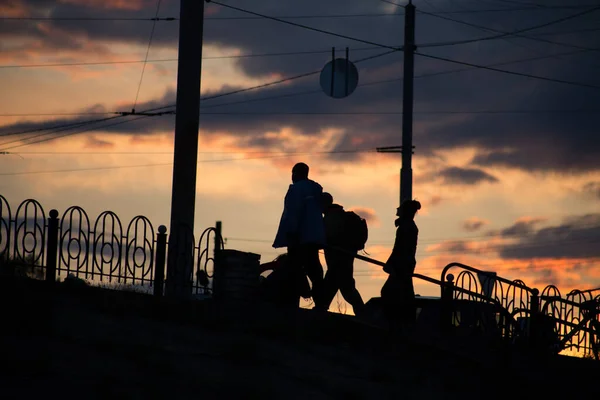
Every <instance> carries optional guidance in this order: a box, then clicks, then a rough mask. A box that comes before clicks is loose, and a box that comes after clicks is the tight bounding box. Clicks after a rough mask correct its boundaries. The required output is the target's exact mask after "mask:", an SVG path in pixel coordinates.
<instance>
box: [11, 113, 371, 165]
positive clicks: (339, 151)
mask: <svg viewBox="0 0 600 400" xmlns="http://www.w3.org/2000/svg"><path fill="white" fill-rule="evenodd" d="M138 118H142V117H138ZM123 122H128V121H122V122H119V123H123ZM113 125H116V124H113ZM375 151H376V149H370V150H333V151H318V152H289V153H282V154H272V155H262V156H254V157H244V158H241V157H237V158H221V159H214V160H198V163H217V162H230V161H246V160H263V159H272V158H285V157H292V156H295V155H304V156H319V155H327V154H356V153H366V152H370V153H374V152H375ZM169 165H173V163H172V162H170V163H154V164H138V165H115V166H107V167H91V168H73V169H63V170H43V171H23V172H4V173H0V176H18V175H38V174H52V173H64V172H80V171H102V170H114V169H126V168H145V167H158V166H169Z"/></svg>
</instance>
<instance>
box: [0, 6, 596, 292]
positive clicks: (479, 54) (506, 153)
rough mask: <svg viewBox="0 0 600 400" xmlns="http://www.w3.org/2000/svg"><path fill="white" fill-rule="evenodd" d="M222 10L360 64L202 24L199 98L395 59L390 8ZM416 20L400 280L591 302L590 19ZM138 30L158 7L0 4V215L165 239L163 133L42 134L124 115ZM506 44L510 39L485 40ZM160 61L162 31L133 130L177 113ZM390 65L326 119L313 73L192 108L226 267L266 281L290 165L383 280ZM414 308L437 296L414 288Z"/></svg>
mask: <svg viewBox="0 0 600 400" xmlns="http://www.w3.org/2000/svg"><path fill="white" fill-rule="evenodd" d="M395 1H396V2H398V3H399V4H400V5H401V6H403V5H404V4H405V2H404V1H402V0H395ZM535 2H537V3H538V5H537V6H536V5H531V4H532V3H535ZM223 3H225V4H230V5H233V6H236V7H240V8H243V9H246V10H250V11H254V12H257V13H262V14H266V15H269V16H277V17H282V18H283V17H286V20H287V21H293V22H296V23H298V24H302V25H306V26H310V27H314V28H319V29H322V30H326V31H329V32H335V33H338V34H342V35H347V36H351V37H353V38H357V39H360V40H362V41H366V42H370V43H373V44H366V43H364V42H359V41H355V40H349V39H342V38H339V37H336V36H332V35H327V34H324V33H319V32H314V31H310V30H308V29H304V28H301V27H297V26H290V25H286V24H283V23H281V22H277V21H271V20H266V19H264V18H260V17H255V16H253V15H250V14H245V13H242V12H239V11H233V10H230V9H227V8H224V7H221V6H218V5H215V4H209V5H207V6H206V9H205V19H206V21H205V25H204V50H203V54H204V58H205V59H204V61H203V71H202V94H203V96H205V97H208V96H214V95H218V94H225V93H228V92H231V91H235V90H237V89H242V88H249V87H253V86H257V85H261V84H265V83H268V82H272V81H276V80H280V79H283V78H286V77H292V76H295V75H300V74H304V73H307V72H312V71H319V70H320V69H321V68H322V67H323V66H324V65H325V64H326V63H327V62H328V61H329V60H330V59H331V48H332V47H334V46H335V47H336V48H337V49H338V55H339V57H343V56H344V49H345V48H346V47H349V48H350V59H351V60H355V61H356V60H358V59H361V58H365V57H369V56H374V55H377V54H380V53H384V52H386V51H388V49H386V48H385V47H386V46H400V45H401V44H402V42H403V29H404V16H403V15H402V14H403V12H404V9H403V8H402V7H398V6H395V5H393V4H390V3H389V2H386V1H383V0H327V1H323V0H306V1H282V0H252V1H248V0H246V1H243V0H223ZM414 3H415V5H416V6H417V21H416V25H417V28H416V38H417V45H418V54H417V55H416V56H415V93H414V94H415V101H414V110H415V115H414V145H415V146H416V149H415V155H414V159H413V169H414V190H413V194H414V197H415V198H416V199H418V200H419V201H421V203H422V206H423V208H422V210H421V212H420V213H419V214H418V215H417V217H416V222H417V225H418V226H419V230H420V234H419V247H418V252H417V261H418V262H417V271H416V272H418V273H421V274H424V275H428V276H432V277H435V278H439V276H440V272H441V269H442V268H443V267H444V266H445V265H446V264H448V263H449V262H454V261H456V262H461V263H464V264H469V265H472V266H475V267H478V268H482V269H486V270H490V271H496V272H498V274H499V275H500V276H503V277H507V278H510V279H516V278H520V279H522V280H524V281H525V282H526V283H527V284H528V285H530V286H534V287H538V288H540V289H542V288H543V287H544V286H546V285H548V284H555V285H557V286H558V287H559V288H560V289H561V291H569V290H571V289H572V288H582V289H583V288H585V289H587V288H592V287H599V286H600V132H599V128H598V123H599V122H600V118H599V116H600V56H599V52H598V51H599V50H600V34H599V33H598V31H599V30H600V8H598V3H597V1H596V0H523V1H509V0H477V1H475V0H452V1H451V0H416V1H415V2H414ZM542 3H543V5H539V4H542ZM594 7H596V9H595V10H594ZM156 9H157V0H56V1H49V0H2V1H0V17H1V18H0V83H1V87H2V90H1V91H0V152H8V153H9V154H0V176H1V178H0V194H1V195H3V196H5V197H6V198H7V200H8V201H9V202H10V204H11V206H13V207H16V206H17V205H18V204H19V203H20V202H21V201H22V200H24V199H27V198H33V199H36V200H38V201H39V202H40V203H41V204H42V205H43V206H44V208H45V209H46V210H50V209H52V208H56V209H57V210H59V212H62V211H64V210H65V209H66V208H67V207H69V206H72V205H79V206H81V207H83V208H84V209H85V210H86V211H87V212H88V213H89V215H90V216H91V217H92V218H95V216H96V215H98V214H99V213H100V212H102V211H104V210H112V211H114V212H116V213H117V214H118V215H119V216H120V217H121V218H122V219H123V220H124V221H129V220H130V219H131V218H132V217H134V216H136V215H139V214H142V215H145V216H147V217H148V218H149V219H150V220H151V221H152V222H153V224H154V225H155V226H156V227H157V226H158V225H161V224H164V225H168V223H169V215H170V197H171V178H172V165H171V163H172V161H173V154H172V150H173V130H174V121H175V119H174V116H173V115H166V116H161V117H148V118H141V119H140V120H138V121H135V122H129V123H122V124H118V125H114V126H109V125H111V124H115V123H117V122H123V121H127V120H129V119H131V117H123V118H118V119H115V120H111V121H101V122H96V123H94V124H89V125H83V126H81V127H78V126H75V129H70V130H60V131H53V130H43V129H48V128H51V127H55V126H61V125H65V124H72V123H77V122H83V121H91V120H98V119H104V118H109V117H112V116H113V115H111V114H109V113H112V112H115V111H130V110H131V109H132V107H133V105H134V102H135V99H136V95H137V92H138V85H139V84H140V77H141V73H142V68H143V65H144V64H143V62H142V61H143V60H144V58H145V56H146V51H147V49H148V43H149V38H150V34H151V30H152V25H153V22H152V21H151V20H149V19H150V18H153V17H154V16H155V13H156ZM158 16H159V17H161V18H167V17H175V18H178V17H179V1H178V0H162V1H161V2H160V9H159V12H158ZM32 17H35V18H32ZM292 17H295V18H292ZM60 18H63V19H60ZM65 18H66V19H65ZM69 18H70V19H69ZM540 25H544V26H542V27H539V28H537V29H530V28H532V27H536V26H540ZM507 32H523V33H518V34H517V35H505V36H503V37H496V38H491V37H492V36H500V34H502V33H507ZM474 39H483V40H474ZM177 40H178V21H177V20H175V21H158V22H157V23H156V26H155V31H154V34H153V39H152V43H151V46H150V50H149V53H148V60H149V61H150V62H148V63H147V66H146V68H145V72H144V76H143V80H142V82H141V86H139V87H140V89H139V99H138V101H137V104H136V105H135V108H136V109H137V110H138V111H143V110H146V109H151V108H156V107H162V106H169V105H174V103H175V89H176V78H177V62H176V59H177ZM375 44H379V45H383V47H381V46H376V45H375ZM428 56H435V57H442V58H445V59H450V60H455V61H459V62H462V63H466V64H471V66H469V65H464V64H463V65H461V64H457V63H452V62H449V61H443V60H439V59H433V58H431V57H428ZM402 61H403V58H402V53H401V52H395V53H392V54H388V55H385V56H381V57H378V58H374V59H372V60H368V61H364V62H360V63H357V64H356V66H357V68H358V71H359V75H360V77H359V86H358V88H357V89H356V91H355V92H354V93H353V94H352V95H351V96H349V97H348V98H345V99H332V98H329V97H327V96H326V95H325V94H324V93H322V92H321V90H320V86H319V75H318V74H315V75H311V76H308V77H305V78H301V79H295V80H290V81H287V82H285V83H282V84H277V85H272V86H269V87H266V88H260V89H256V90H251V91H247V92H244V93H240V94H233V95H227V96H223V97H219V98H216V99H212V100H211V99H207V100H205V101H202V103H201V113H202V114H201V117H200V145H199V156H198V159H199V163H198V181H197V198H196V225H195V226H196V232H197V233H199V232H201V231H202V230H203V229H204V228H206V227H208V226H212V225H214V223H215V221H217V220H220V221H223V233H224V236H225V237H226V238H227V247H228V248H234V249H238V250H244V251H251V252H256V253H259V254H261V255H262V260H263V261H270V260H271V259H273V258H274V257H275V256H276V255H277V254H279V253H280V251H277V250H275V249H273V248H272V247H271V244H272V241H273V238H274V235H275V232H276V229H277V224H278V222H279V218H280V216H281V211H282V206H283V197H284V195H285V192H286V190H287V188H288V185H289V184H290V170H291V167H292V166H293V164H294V163H296V162H299V161H304V162H306V163H307V164H309V166H310V167H311V173H310V177H311V178H312V179H314V180H316V181H317V182H319V183H320V184H321V185H322V186H323V187H324V189H325V190H326V191H328V192H330V193H331V194H332V195H333V196H334V200H335V202H337V203H340V204H342V205H343V206H344V207H346V208H347V209H354V210H357V212H358V213H359V214H361V215H363V216H364V217H365V218H367V220H368V223H369V228H370V231H369V241H368V246H367V249H366V250H367V252H368V253H369V254H370V256H371V257H373V258H376V259H379V260H383V261H385V259H386V258H387V256H388V255H389V253H390V251H391V245H392V243H393V239H394V234H395V229H394V223H393V222H394V218H395V217H394V213H395V209H396V207H397V206H398V198H399V170H400V162H401V158H400V155H399V154H378V153H376V152H375V151H374V150H375V148H376V147H380V146H397V145H400V144H401V140H402V130H401V121H402V116H401V111H402V76H403V68H402ZM85 63H93V64H94V65H89V64H88V65H81V64H85ZM64 64H70V65H64ZM73 64H78V65H73ZM472 65H478V66H493V67H494V68H496V69H498V70H495V71H494V70H485V69H481V68H475V67H473V66H472ZM503 71H510V72H516V73H517V74H509V73H506V72H503ZM524 75H527V76H524ZM173 109H174V108H173V107H171V108H170V110H173ZM104 113H106V114H104ZM23 131H26V132H29V133H27V134H20V135H19V134H16V133H19V132H23ZM71 133H73V134H71ZM59 136H64V137H59ZM41 140H44V141H43V142H40V143H36V142H38V141H41ZM294 153H295V154H294ZM355 270H356V273H355V275H356V279H357V286H358V289H359V290H360V291H361V293H362V294H363V297H364V298H365V299H368V298H370V297H373V296H377V295H378V293H379V289H380V288H381V285H382V284H383V280H384V279H385V276H384V274H383V273H382V272H380V269H379V268H378V267H377V268H376V267H372V266H369V265H367V264H364V263H362V262H357V263H356V266H355ZM417 292H418V293H421V294H430V295H431V294H434V295H437V294H438V290H437V289H436V288H435V287H433V286H431V285H425V284H421V283H418V282H417Z"/></svg>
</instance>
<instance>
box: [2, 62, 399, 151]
mask: <svg viewBox="0 0 600 400" xmlns="http://www.w3.org/2000/svg"><path fill="white" fill-rule="evenodd" d="M394 52H396V50H390V51H386V52H383V53H379V54H376V55H373V56H369V57H364V58H362V59H359V60H356V61H355V62H356V63H359V62H363V61H367V60H372V59H376V58H379V57H382V56H385V55H388V54H391V53H394ZM320 72H321V71H320V70H317V71H312V72H309V73H305V74H300V75H295V76H291V77H288V78H284V79H279V80H277V81H272V82H267V83H264V84H261V85H256V86H252V87H249V88H244V89H237V90H233V91H230V92H226V93H219V94H215V95H211V96H205V97H203V98H202V99H201V100H204V101H205V100H210V99H216V98H220V97H224V96H230V95H234V94H238V93H244V92H248V91H251V90H256V89H262V88H265V87H269V86H273V85H278V84H281V83H284V82H289V81H292V80H296V79H300V78H304V77H306V76H311V75H315V74H318V73H320ZM170 108H175V104H172V105H167V106H160V107H154V108H151V109H148V110H144V111H142V112H140V114H147V115H140V116H139V117H142V118H143V117H151V116H158V115H163V114H164V111H162V112H160V113H158V112H159V111H161V110H168V109H170ZM153 112H154V113H156V114H154V115H151V114H150V113H153ZM119 114H120V115H118V116H115V117H110V118H109V119H115V118H122V117H124V116H128V115H135V114H132V113H126V112H122V113H119ZM137 119H139V118H136V119H132V120H126V121H122V122H119V123H116V124H110V125H106V126H101V127H98V128H90V129H85V130H83V131H79V132H71V133H68V134H64V135H59V136H51V135H54V134H55V133H56V132H47V133H45V134H42V135H38V136H50V137H48V138H44V139H41V140H39V141H36V142H30V143H24V144H21V145H18V146H12V147H10V148H3V149H1V150H0V151H6V150H10V149H13V148H17V147H23V146H29V145H32V144H37V143H42V142H46V141H49V140H54V139H59V138H62V137H65V136H72V135H76V134H79V133H84V132H89V131H90V130H95V129H102V128H106V127H110V126H114V125H120V124H123V123H127V122H131V121H135V120H137ZM100 121H101V120H92V121H87V122H86V124H88V123H89V124H94V123H96V122H100ZM67 125H72V124H67ZM55 128H57V129H61V128H64V126H63V127H61V126H57V127H55ZM52 129H54V128H52ZM39 130H47V128H38V129H35V131H39ZM25 133H29V132H28V131H25V132H17V133H8V134H5V135H15V134H25ZM29 139H31V138H29ZM29 139H25V140H29ZM4 144H6V143H4ZM4 144H0V146H3V145H4Z"/></svg>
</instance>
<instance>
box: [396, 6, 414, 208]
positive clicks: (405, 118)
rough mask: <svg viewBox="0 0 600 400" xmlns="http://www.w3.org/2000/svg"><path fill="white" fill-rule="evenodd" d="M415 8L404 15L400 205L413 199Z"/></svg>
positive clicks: (409, 8)
mask: <svg viewBox="0 0 600 400" xmlns="http://www.w3.org/2000/svg"><path fill="white" fill-rule="evenodd" d="M416 49H417V47H416V46H415V6H414V5H413V4H412V0H409V2H408V4H407V5H406V7H405V14H404V84H403V85H404V87H403V100H402V169H401V170H400V204H402V202H404V201H406V200H411V199H412V181H413V179H412V178H413V175H412V154H413V145H412V128H413V81H414V67H415V50H416Z"/></svg>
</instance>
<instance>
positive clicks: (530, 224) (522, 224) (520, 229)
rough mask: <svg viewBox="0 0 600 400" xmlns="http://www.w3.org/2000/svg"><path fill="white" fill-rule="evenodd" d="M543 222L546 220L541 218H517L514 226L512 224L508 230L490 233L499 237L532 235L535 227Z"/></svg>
mask: <svg viewBox="0 0 600 400" xmlns="http://www.w3.org/2000/svg"><path fill="white" fill-rule="evenodd" d="M545 220H546V219H545V218H541V217H538V218H529V217H525V218H519V219H518V220H517V221H516V222H515V223H514V224H512V225H511V226H509V227H508V228H504V229H502V230H500V232H499V233H492V234H494V235H495V234H499V235H500V236H505V237H510V236H523V235H529V234H530V233H532V232H533V231H534V230H535V226H536V225H538V224H539V223H541V222H543V221H545Z"/></svg>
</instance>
